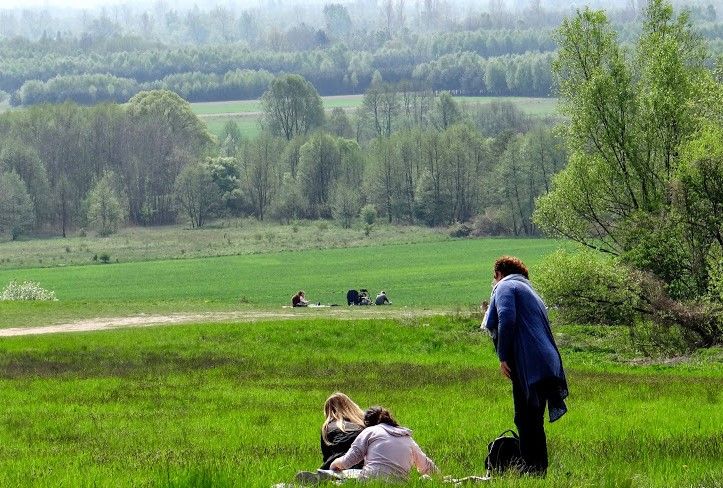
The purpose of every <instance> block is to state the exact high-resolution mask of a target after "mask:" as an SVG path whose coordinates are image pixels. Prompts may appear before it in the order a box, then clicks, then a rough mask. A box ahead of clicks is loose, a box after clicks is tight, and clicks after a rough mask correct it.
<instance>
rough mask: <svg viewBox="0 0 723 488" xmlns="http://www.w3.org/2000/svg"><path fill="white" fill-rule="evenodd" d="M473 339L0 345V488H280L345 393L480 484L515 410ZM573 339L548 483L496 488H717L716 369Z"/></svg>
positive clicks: (233, 327) (214, 330) (369, 324)
mask: <svg viewBox="0 0 723 488" xmlns="http://www.w3.org/2000/svg"><path fill="white" fill-rule="evenodd" d="M476 329H477V324H476V322H474V321H473V320H469V321H467V320H459V319H452V318H433V319H425V320H424V321H409V322H405V323H399V322H394V321H379V320H377V321H351V322H350V321H342V322H339V321H334V320H324V319H320V320H300V321H291V322H282V323H279V322H265V323H256V324H224V325H208V324H206V325H193V326H179V327H173V328H154V329H146V330H125V331H114V332H109V333H95V334H77V335H66V336H56V337H35V338H15V339H10V340H4V341H3V343H2V354H1V355H0V402H2V405H3V422H2V423H0V453H2V455H1V456H0V485H4V486H18V485H22V486H64V485H68V486H167V487H170V486H173V487H182V486H183V487H187V486H189V487H190V486H239V487H246V486H250V487H256V486H258V487H269V486H271V484H272V483H275V482H283V481H290V480H291V479H292V478H293V475H294V473H295V472H296V471H297V470H299V469H313V468H315V467H316V466H318V465H319V464H320V461H321V460H320V454H319V427H320V424H321V422H322V420H323V418H322V411H321V406H322V404H323V401H324V399H325V398H326V396H327V395H328V394H329V393H331V392H333V391H335V390H342V391H345V392H347V393H348V394H350V395H351V396H352V398H354V399H355V400H356V401H358V402H359V403H360V404H361V405H363V406H366V405H370V404H383V405H385V406H387V407H389V408H390V409H391V410H392V411H393V412H394V413H395V414H396V416H397V418H398V419H399V420H400V422H401V423H403V424H404V425H407V426H409V427H411V428H412V429H413V430H414V436H415V439H416V440H417V441H418V442H419V444H420V445H421V446H422V448H423V449H424V450H425V451H426V452H427V453H428V454H429V455H430V456H431V457H432V458H433V459H434V460H435V461H436V462H437V463H438V465H439V466H440V468H441V469H442V472H443V473H444V474H449V475H454V476H462V475H470V474H475V473H477V474H479V473H481V472H483V471H484V470H483V461H484V456H485V446H486V444H487V442H489V440H490V439H491V438H492V437H494V436H495V435H496V434H498V433H499V432H501V431H502V430H505V429H507V428H509V427H512V400H511V388H510V385H509V383H508V382H507V381H506V380H505V379H503V378H502V377H501V375H500V374H499V371H498V363H497V361H496V359H495V357H494V353H493V352H492V349H491V346H490V345H489V343H488V339H487V338H486V337H484V336H482V334H480V333H479V332H477V330H476ZM562 332H564V333H566V334H567V335H568V341H569V342H568V345H567V346H564V347H563V349H562V355H563V358H564V360H565V363H566V366H567V370H568V376H569V382H570V389H571V396H570V398H569V403H568V405H569V408H570V411H569V413H568V415H566V416H565V417H564V418H563V419H561V420H560V421H559V422H557V423H555V424H552V425H548V426H547V432H548V439H549V447H550V456H551V466H550V471H549V474H548V477H547V479H545V480H538V479H526V478H522V479H520V478H515V477H506V478H504V479H501V480H497V481H495V482H494V485H495V486H505V487H507V486H510V487H517V486H519V487H526V486H555V487H557V486H570V487H573V486H575V487H587V486H635V487H650V486H660V487H670V486H701V487H702V486H720V480H721V479H722V478H721V474H722V473H723V461H722V460H723V432H722V431H721V429H720V426H721V425H722V424H723V409H722V408H721V402H722V401H723V398H722V396H723V395H721V393H720V392H721V390H722V389H723V365H722V364H721V363H720V362H710V361H705V362H703V363H696V362H691V363H687V364H679V365H675V366H671V367H669V368H667V369H665V370H660V369H658V368H656V367H653V366H629V365H625V364H619V363H615V362H613V361H612V360H611V359H610V357H609V356H607V355H603V354H601V353H599V352H595V351H592V352H591V351H586V350H584V344H585V343H586V340H585V339H584V338H582V339H581V340H578V338H579V337H580V336H582V335H584V334H585V333H586V332H585V329H583V328H577V329H576V328H572V329H564V330H563V331H562ZM613 340H614V338H613ZM573 345H574V347H572V346H573ZM591 358H593V359H592V360H591ZM416 480H417V478H416V477H415V478H413V481H412V482H411V483H410V485H412V486H443V484H442V483H441V482H439V481H436V482H428V483H427V482H422V481H416ZM716 483H718V484H717V485H716Z"/></svg>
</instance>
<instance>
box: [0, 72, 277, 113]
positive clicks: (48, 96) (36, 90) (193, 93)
mask: <svg viewBox="0 0 723 488" xmlns="http://www.w3.org/2000/svg"><path fill="white" fill-rule="evenodd" d="M272 79H273V75H272V74H271V73H269V72H268V71H263V70H262V71H251V70H233V71H229V72H228V73H225V74H223V75H215V74H207V73H198V72H196V73H183V74H177V75H170V76H167V77H165V78H163V79H162V80H160V81H154V82H150V83H138V82H137V81H135V80H133V79H130V78H119V77H117V76H113V75H101V74H97V75H68V76H56V77H54V78H51V79H50V80H48V81H46V82H42V81H37V80H33V81H28V82H26V83H25V84H23V86H22V87H21V88H20V90H18V91H17V92H16V93H15V94H14V95H13V96H12V103H14V104H17V105H26V106H29V105H36V104H39V103H62V102H65V101H73V102H76V103H80V104H84V105H92V104H96V103H99V102H115V103H125V102H127V101H128V100H129V99H130V98H131V97H132V96H133V95H135V94H136V93H138V92H140V91H143V90H170V91H172V92H175V93H177V94H178V95H180V96H181V97H183V98H184V99H185V100H188V101H190V102H202V101H213V100H239V99H252V98H259V97H260V96H261V95H262V94H263V93H264V91H265V90H266V88H268V86H269V83H270V82H271V80H272Z"/></svg>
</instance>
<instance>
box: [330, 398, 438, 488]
mask: <svg viewBox="0 0 723 488" xmlns="http://www.w3.org/2000/svg"><path fill="white" fill-rule="evenodd" d="M364 425H366V426H367V428H366V429H364V430H363V431H362V433H361V434H359V436H358V437H357V438H356V439H355V440H354V442H353V443H352V445H351V447H350V448H349V452H347V453H346V454H345V455H344V456H342V457H340V458H338V459H336V460H334V461H333V462H332V463H331V469H332V470H333V471H336V472H340V471H343V470H345V469H349V468H351V467H352V466H355V465H357V464H358V463H359V462H361V461H362V460H363V461H364V467H363V468H362V470H361V473H359V476H358V477H359V479H370V478H371V479H374V478H377V479H378V478H382V479H391V480H402V481H403V480H406V479H407V477H408V476H409V472H410V471H411V469H412V466H414V467H416V468H417V470H418V471H419V472H420V473H422V474H423V475H429V474H433V473H437V472H438V471H439V470H438V469H437V466H436V465H435V464H434V462H433V461H432V460H431V459H429V458H428V457H427V455H426V454H424V452H422V450H421V449H420V448H419V446H418V445H417V443H416V442H414V439H412V431H411V430H409V429H407V428H404V427H400V426H399V424H398V423H397V421H396V420H394V418H393V417H392V415H391V414H390V413H389V411H388V410H387V409H385V408H383V407H372V408H370V409H369V410H367V411H366V413H365V414H364Z"/></svg>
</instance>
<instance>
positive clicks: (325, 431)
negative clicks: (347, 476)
mask: <svg viewBox="0 0 723 488" xmlns="http://www.w3.org/2000/svg"><path fill="white" fill-rule="evenodd" d="M324 415H325V416H326V420H325V421H324V424H323V425H322V426H321V454H322V456H323V458H324V464H322V465H321V469H329V467H330V466H331V463H332V462H333V461H334V460H335V459H337V458H340V457H342V456H343V455H344V454H346V452H347V451H348V450H349V447H351V444H352V442H354V439H356V438H357V436H358V435H359V433H360V432H361V431H362V430H364V411H363V410H362V409H361V408H359V405H357V404H356V403H354V402H353V401H352V399H351V398H349V397H348V396H346V395H345V394H343V393H341V392H336V393H334V394H333V395H331V396H330V397H329V398H327V399H326V402H325V403H324ZM362 466H364V462H363V461H362V462H360V463H358V464H356V465H354V466H353V468H354V469H361V468H362Z"/></svg>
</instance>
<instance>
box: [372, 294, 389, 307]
mask: <svg viewBox="0 0 723 488" xmlns="http://www.w3.org/2000/svg"><path fill="white" fill-rule="evenodd" d="M374 303H375V304H377V305H387V304H388V305H391V304H392V302H391V301H390V300H389V297H387V292H385V291H380V292H379V295H377V299H376V300H374Z"/></svg>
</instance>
